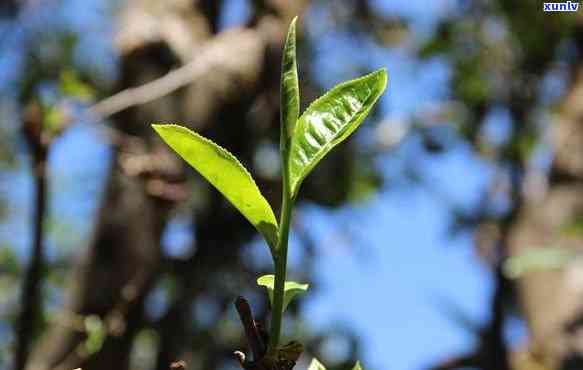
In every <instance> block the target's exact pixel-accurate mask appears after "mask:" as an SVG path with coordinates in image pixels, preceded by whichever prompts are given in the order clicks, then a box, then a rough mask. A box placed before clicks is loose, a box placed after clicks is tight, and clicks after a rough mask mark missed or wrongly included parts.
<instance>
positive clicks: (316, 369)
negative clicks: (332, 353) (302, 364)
mask: <svg viewBox="0 0 583 370" xmlns="http://www.w3.org/2000/svg"><path fill="white" fill-rule="evenodd" d="M308 370H326V368H325V367H324V365H322V364H321V363H320V361H318V359H316V358H314V359H312V362H311V363H310V366H308Z"/></svg>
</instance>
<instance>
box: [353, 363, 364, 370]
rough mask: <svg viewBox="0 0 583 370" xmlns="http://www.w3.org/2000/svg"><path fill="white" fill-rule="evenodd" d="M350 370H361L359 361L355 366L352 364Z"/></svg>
mask: <svg viewBox="0 0 583 370" xmlns="http://www.w3.org/2000/svg"><path fill="white" fill-rule="evenodd" d="M352 370H362V367H361V366H360V362H359V361H357V362H356V364H354V367H353V368H352Z"/></svg>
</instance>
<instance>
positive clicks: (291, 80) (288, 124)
mask: <svg viewBox="0 0 583 370" xmlns="http://www.w3.org/2000/svg"><path fill="white" fill-rule="evenodd" d="M296 21H297V17H296V18H294V19H293V20H292V22H291V24H290V26H289V30H288V32H287V38H286V40H285V46H284V48H283V58H282V61H281V141H280V145H281V148H282V152H283V153H287V151H288V149H289V144H290V140H291V138H292V135H293V133H294V128H295V125H296V121H297V120H298V116H299V114H300V88H299V83H298V66H297V62H296ZM284 158H285V155H284Z"/></svg>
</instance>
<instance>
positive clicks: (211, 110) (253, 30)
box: [0, 0, 583, 370]
mask: <svg viewBox="0 0 583 370" xmlns="http://www.w3.org/2000/svg"><path fill="white" fill-rule="evenodd" d="M295 15H299V17H300V18H299V19H300V23H299V35H298V37H299V38H298V56H299V73H300V89H301V93H302V107H303V108H305V107H306V106H307V104H308V103H309V102H311V101H312V100H313V99H315V98H316V97H318V96H319V95H321V94H322V93H323V92H324V91H325V90H326V89H328V88H330V87H332V86H333V85H334V84H336V83H338V82H340V81H343V80H346V79H350V78H354V77H356V76H359V75H361V74H364V73H366V72H369V71H371V70H373V69H376V68H379V67H386V68H387V70H388V73H389V85H388V89H387V92H386V93H385V95H384V96H383V97H382V98H381V100H380V102H379V104H378V105H377V109H376V110H375V111H374V113H373V114H372V115H371V117H370V118H369V119H368V120H367V121H366V122H365V123H364V124H363V126H362V127H361V129H359V130H358V132H357V133H356V134H355V135H354V136H353V137H352V138H351V139H350V140H349V141H348V142H347V143H346V144H344V145H342V146H340V147H339V148H337V149H335V150H334V151H333V152H332V153H331V155H329V157H327V159H326V160H324V161H323V162H322V163H321V164H320V165H319V167H318V168H317V169H316V170H315V171H314V172H313V173H312V174H311V175H310V176H309V178H308V179H307V181H306V182H305V183H304V186H303V189H302V193H301V198H300V199H299V201H298V207H297V211H296V213H295V217H294V221H293V228H292V235H291V245H290V268H289V270H290V271H289V276H290V278H291V279H293V280H296V281H302V282H309V283H310V284H311V288H310V291H309V292H308V294H306V295H304V296H303V297H302V298H301V299H298V300H297V301H295V302H294V303H293V304H292V305H291V307H290V309H289V310H288V311H287V314H286V321H285V327H284V332H285V335H286V337H288V338H290V339H301V340H302V341H303V342H304V343H305V345H306V351H305V352H304V355H303V356H302V358H301V360H300V362H299V363H298V365H297V367H296V368H298V369H304V368H305V367H306V366H307V364H308V362H309V361H310V360H311V358H312V357H318V358H319V359H320V360H321V361H322V362H323V363H324V364H326V365H327V366H328V369H331V370H341V369H350V368H351V366H352V364H353V362H354V361H355V360H356V359H360V360H361V361H362V363H363V365H364V368H365V369H368V370H385V369H395V370H421V369H427V370H431V369H433V370H439V369H442V370H444V369H484V370H559V369H562V370H580V369H583V331H582V325H583V265H582V264H581V258H580V250H581V249H582V248H583V123H582V122H583V10H580V11H578V12H573V13H544V12H543V4H542V2H539V1H528V0H504V1H503V0H491V1H486V0H434V1H422V0H407V1H405V0H335V1H323V0H311V1H308V0H293V1H292V0H288V1H286V0H164V1H157V0H126V1H114V0H3V1H2V2H0V369H2V370H4V369H15V370H24V369H27V370H31V369H47V370H48V369H62V370H68V369H74V368H77V367H82V368H83V369H86V370H93V369H102V370H103V369H111V370H126V369H132V370H141V369H143V370H150V369H167V368H168V367H169V364H170V363H172V362H173V361H177V360H184V361H185V362H186V363H187V366H188V369H192V370H230V369H237V368H238V364H237V362H236V361H235V359H234V357H233V356H232V352H233V350H235V349H243V350H245V349H246V348H247V347H246V343H245V342H244V338H243V334H242V333H243V331H242V327H241V324H240V323H239V321H238V318H237V315H236V311H235V309H234V307H233V301H234V299H235V298H236V297H237V296H238V295H243V296H245V297H246V298H247V299H249V301H250V302H251V304H252V306H253V310H254V312H255V314H256V315H257V316H258V317H259V318H260V321H261V322H263V323H265V322H266V321H267V319H268V313H269V311H268V309H269V308H268V302H267V299H266V295H265V292H264V291H262V289H260V288H259V287H257V286H256V285H255V279H256V278H257V277H258V276H260V275H262V274H264V273H268V272H270V271H272V266H271V260H270V257H269V254H268V249H267V248H266V245H265V244H264V243H263V241H262V240H260V239H259V238H258V236H257V234H256V232H255V231H254V229H253V228H252V226H251V225H249V224H248V223H247V221H246V220H245V219H244V218H243V217H241V216H240V215H239V214H238V213H237V212H236V210H235V209H234V208H233V207H231V206H230V205H229V204H228V203H227V202H226V201H225V200H224V199H223V197H222V196H221V195H220V194H219V193H218V192H217V191H215V190H214V189H212V188H211V187H210V186H209V185H208V184H207V183H206V182H205V181H203V180H202V178H201V177H200V176H198V175H197V174H196V173H195V172H194V171H193V170H191V169H188V168H186V167H185V166H184V165H183V163H182V162H181V161H180V160H179V159H178V158H177V157H176V156H175V155H174V154H172V153H171V152H170V151H169V150H168V149H167V147H166V146H165V145H163V144H162V142H161V141H160V140H159V139H158V138H157V137H156V135H155V134H154V133H153V131H152V130H151V128H150V126H149V125H150V124H151V123H154V122H172V123H180V124H183V125H187V126H189V127H190V128H192V129H195V130H197V131H198V132H200V133H202V134H203V135H205V136H207V137H210V138H212V139H213V140H214V141H215V142H217V143H219V144H220V145H222V146H224V147H226V148H228V149H229V150H230V151H232V152H233V153H234V154H235V155H236V156H237V157H239V158H240V159H241V160H242V162H243V163H244V164H245V165H246V166H247V168H248V169H249V170H250V171H251V172H252V173H253V175H254V177H255V178H256V179H257V182H258V185H259V187H260V188H261V189H262V191H263V193H264V194H265V195H266V197H267V198H268V200H269V201H270V203H271V204H272V206H273V207H274V208H275V209H276V213H277V209H278V208H279V199H280V190H281V189H280V183H279V172H280V168H279V158H278V139H279V110H278V104H279V62H280V58H281V47H282V44H283V38H284V35H285V31H286V29H287V25H288V24H289V21H290V20H291V19H292V18H293V16H295Z"/></svg>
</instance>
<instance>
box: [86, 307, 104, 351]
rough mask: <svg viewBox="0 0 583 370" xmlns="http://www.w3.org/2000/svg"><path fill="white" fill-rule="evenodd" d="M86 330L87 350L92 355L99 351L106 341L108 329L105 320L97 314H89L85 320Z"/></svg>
mask: <svg viewBox="0 0 583 370" xmlns="http://www.w3.org/2000/svg"><path fill="white" fill-rule="evenodd" d="M84 324H85V332H86V333H87V339H86V340H85V343H84V344H85V351H87V354H89V355H92V354H94V353H97V352H99V350H101V347H102V346H103V342H104V341H105V337H106V331H105V326H104V325H103V322H102V321H101V319H100V318H99V316H96V315H90V316H87V317H86V318H85V320H84Z"/></svg>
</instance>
